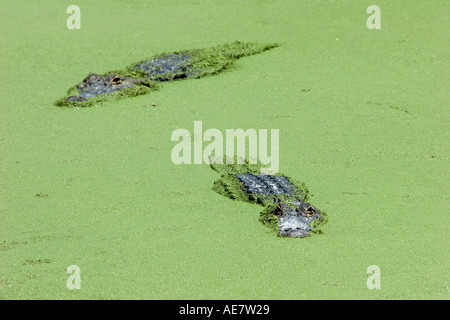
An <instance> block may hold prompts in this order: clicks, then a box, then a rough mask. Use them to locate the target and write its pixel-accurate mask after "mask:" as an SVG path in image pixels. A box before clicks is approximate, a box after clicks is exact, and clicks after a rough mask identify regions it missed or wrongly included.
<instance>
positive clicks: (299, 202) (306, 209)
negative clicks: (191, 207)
mask: <svg viewBox="0 0 450 320" xmlns="http://www.w3.org/2000/svg"><path fill="white" fill-rule="evenodd" d="M229 163H231V164H229ZM210 166H211V168H212V169H213V170H214V171H216V172H218V173H220V174H222V176H221V177H220V178H219V179H218V180H216V181H215V182H214V185H213V190H214V191H215V192H217V193H219V194H221V195H223V196H226V197H228V198H231V199H234V200H240V201H245V202H250V203H256V204H259V205H262V206H264V209H263V210H262V211H261V213H260V217H259V220H260V222H262V223H263V224H264V225H266V226H268V227H269V228H271V229H272V230H273V231H274V232H276V233H277V235H278V236H280V237H290V238H304V237H308V236H311V235H313V234H318V233H323V232H322V230H321V227H322V226H323V225H324V224H325V223H326V222H327V221H328V218H327V214H326V213H325V212H321V211H320V210H319V209H317V208H316V207H314V206H312V205H311V204H310V203H309V202H307V199H308V196H309V191H308V189H307V188H306V186H305V185H304V184H303V183H300V182H298V181H296V180H294V179H292V178H290V177H287V176H285V175H283V174H275V175H271V174H266V173H262V171H261V164H259V163H256V164H251V163H249V161H248V160H247V159H244V160H241V161H234V162H232V161H226V160H225V159H224V161H222V162H220V163H219V162H217V161H213V160H212V159H211V158H210Z"/></svg>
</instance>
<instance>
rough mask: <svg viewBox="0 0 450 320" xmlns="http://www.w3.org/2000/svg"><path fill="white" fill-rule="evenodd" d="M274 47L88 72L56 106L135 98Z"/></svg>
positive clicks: (168, 57) (181, 55)
mask: <svg viewBox="0 0 450 320" xmlns="http://www.w3.org/2000/svg"><path fill="white" fill-rule="evenodd" d="M277 46H278V45H277V44H258V43H250V42H239V41H235V42H233V43H229V44H224V45H219V46H215V47H212V48H206V49H192V50H184V51H176V52H171V53H164V54H159V55H156V56H153V57H151V58H148V59H144V60H142V61H139V62H137V63H133V64H131V65H130V66H128V67H127V68H125V69H124V70H115V71H110V72H106V73H104V74H100V75H99V74H95V73H90V74H89V75H88V76H87V77H86V78H85V79H84V80H83V81H82V82H80V83H79V84H77V85H75V86H74V87H72V88H70V89H69V91H68V92H67V95H66V97H64V98H61V99H59V100H58V101H56V102H55V105H56V106H71V107H88V106H92V105H94V104H98V103H101V102H104V101H108V100H114V99H120V98H124V97H130V96H137V95H142V94H146V93H149V92H151V91H154V90H158V88H159V85H158V83H161V82H167V81H173V80H179V79H190V78H202V77H205V76H209V75H214V74H217V73H220V72H222V71H224V70H226V69H228V68H229V67H230V66H232V65H233V64H234V61H235V60H236V59H239V58H242V57H245V56H250V55H254V54H257V53H261V52H263V51H266V50H269V49H272V48H275V47H277Z"/></svg>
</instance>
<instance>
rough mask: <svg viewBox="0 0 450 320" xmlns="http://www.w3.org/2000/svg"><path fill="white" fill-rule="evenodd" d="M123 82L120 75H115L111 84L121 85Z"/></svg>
mask: <svg viewBox="0 0 450 320" xmlns="http://www.w3.org/2000/svg"><path fill="white" fill-rule="evenodd" d="M121 82H122V80H121V79H120V76H119V75H117V74H116V75H114V77H113V78H112V79H111V83H112V84H120V83H121Z"/></svg>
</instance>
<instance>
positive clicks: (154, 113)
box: [0, 0, 450, 299]
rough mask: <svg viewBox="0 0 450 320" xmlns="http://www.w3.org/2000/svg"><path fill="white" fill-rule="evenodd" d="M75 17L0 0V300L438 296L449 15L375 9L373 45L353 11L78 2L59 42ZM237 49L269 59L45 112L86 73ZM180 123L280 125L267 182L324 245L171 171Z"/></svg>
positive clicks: (345, 7)
mask: <svg viewBox="0 0 450 320" xmlns="http://www.w3.org/2000/svg"><path fill="white" fill-rule="evenodd" d="M71 4H73V3H72V2H69V1H59V2H58V4H55V3H54V1H52V2H51V1H48V0H43V1H39V2H30V1H24V0H20V1H14V2H13V1H2V2H0V12H1V13H2V19H1V20H0V27H1V30H2V36H1V38H0V44H1V45H0V58H1V59H0V61H1V62H0V63H1V70H2V77H1V78H0V84H1V87H2V91H1V94H0V95H1V104H0V108H1V118H0V119H1V126H0V155H1V162H0V163H1V164H0V190H1V191H0V192H1V193H0V195H1V196H0V219H1V223H0V299H115V298H119V299H133V298H137V299H140V298H147V299H205V298H208V299H334V298H337V299H433V298H438V299H448V298H449V292H448V278H449V274H448V270H449V254H448V245H447V243H448V236H447V234H448V227H449V223H448V221H449V219H448V215H447V214H448V209H449V196H448V189H449V185H448V181H449V180H450V179H449V178H450V177H449V162H448V161H449V149H448V137H449V129H448V127H449V126H448V124H449V120H450V115H449V106H448V104H449V98H448V97H449V89H448V84H449V83H450V81H449V80H450V79H449V74H448V70H449V67H450V61H449V57H448V51H449V49H450V48H449V45H448V35H447V30H448V29H449V27H450V25H449V19H448V15H447V14H446V12H448V11H449V9H450V7H449V6H450V4H449V3H448V2H446V1H408V3H407V4H406V3H403V2H401V1H396V2H392V1H377V3H376V4H377V5H378V6H379V7H380V9H381V29H380V30H369V29H368V28H367V26H366V20H367V19H368V17H369V14H367V13H366V9H367V7H368V6H369V5H371V4H373V3H369V2H364V1H331V0H330V1H312V0H311V1H297V0H295V1H294V0H284V1H275V0H273V1H256V0H254V1H246V2H243V1H230V0H227V1H214V2H212V1H211V2H207V1H140V0H137V1H133V2H132V3H127V2H125V1H100V0H99V1H95V2H92V1H77V3H76V4H77V5H78V6H79V7H80V8H81V29H80V30H68V29H67V27H66V20H67V18H68V17H69V14H67V13H66V9H67V7H68V6H69V5H71ZM236 40H239V41H244V42H245V41H251V42H257V43H274V42H276V43H279V44H280V46H279V47H278V48H276V49H273V50H270V52H268V53H263V54H260V55H255V56H252V57H251V58H246V59H240V60H239V61H238V63H236V65H235V66H234V67H233V70H232V71H230V72H224V73H222V74H221V75H220V76H215V77H205V78H202V79H194V80H189V81H184V80H180V81H177V82H172V83H170V84H165V85H164V90H159V91H156V92H151V93H149V94H147V95H144V96H139V97H133V98H129V99H123V100H117V101H114V102H107V103H105V104H102V105H99V106H97V107H92V108H58V107H55V106H54V105H53V102H54V101H56V100H57V99H59V98H60V97H61V95H62V94H64V92H66V90H67V88H69V87H71V86H72V85H73V84H75V83H78V82H79V81H80V79H83V78H84V77H85V76H86V74H87V73H88V72H96V73H98V74H103V73H105V72H108V71H109V70H114V69H115V68H117V67H122V66H127V65H128V64H129V63H130V62H133V61H140V60H141V59H143V58H145V57H151V56H154V55H157V54H159V53H162V52H174V51H177V50H181V49H189V48H208V47H212V46H215V45H220V44H223V43H231V42H234V41H236ZM194 121H202V122H203V125H204V127H205V128H206V127H207V128H216V129H219V130H221V131H225V130H226V129H228V128H233V129H235V128H243V129H247V128H256V129H260V128H266V129H271V128H276V129H279V130H280V145H279V148H280V149H279V150H280V159H279V160H280V168H279V171H280V172H283V173H286V174H289V176H292V177H295V178H296V179H298V180H299V181H301V182H304V183H305V184H306V185H307V186H308V189H309V191H310V192H311V196H310V200H311V202H312V203H314V205H315V206H317V207H318V208H320V209H321V210H324V211H326V212H327V213H328V216H329V222H328V223H327V224H326V225H325V226H324V228H323V229H324V230H323V231H324V233H323V234H320V235H317V236H314V237H311V238H304V239H284V238H279V237H274V236H273V233H271V232H270V231H269V230H268V228H267V227H265V226H264V225H262V224H261V223H259V222H258V215H259V212H260V209H261V208H260V207H258V206H255V205H252V204H248V203H245V202H239V201H231V200H230V199H227V198H226V197H222V196H221V195H219V194H217V193H215V192H214V191H212V190H211V184H212V181H214V180H216V179H217V174H216V173H214V172H213V171H212V170H210V169H209V167H208V165H206V164H203V165H175V164H173V163H172V161H171V157H170V155H171V150H172V148H173V146H174V143H173V142H172V141H171V139H170V137H171V134H172V132H173V131H174V130H175V129H177V128H187V129H189V130H191V131H192V126H193V122H194ZM242 226H245V228H242ZM71 265H77V266H79V268H80V270H81V289H79V290H75V289H74V290H69V289H68V288H67V286H66V281H67V279H68V277H69V276H70V274H68V273H66V271H67V268H68V267H69V266H71ZM372 265H376V266H378V267H379V268H380V271H381V277H380V284H381V288H380V289H373V290H369V289H368V287H367V280H368V278H369V276H370V275H369V274H368V273H367V269H368V267H369V266H372Z"/></svg>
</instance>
